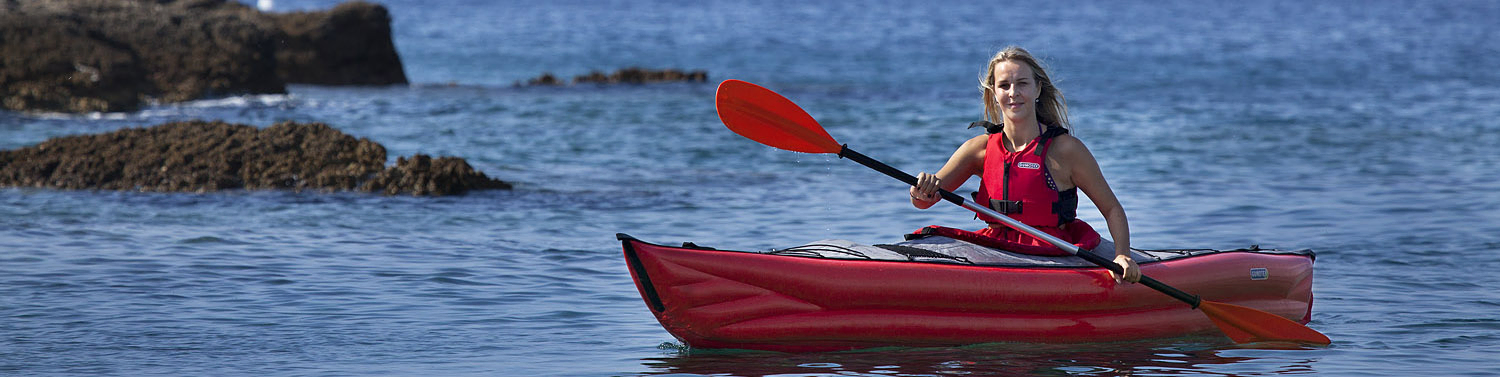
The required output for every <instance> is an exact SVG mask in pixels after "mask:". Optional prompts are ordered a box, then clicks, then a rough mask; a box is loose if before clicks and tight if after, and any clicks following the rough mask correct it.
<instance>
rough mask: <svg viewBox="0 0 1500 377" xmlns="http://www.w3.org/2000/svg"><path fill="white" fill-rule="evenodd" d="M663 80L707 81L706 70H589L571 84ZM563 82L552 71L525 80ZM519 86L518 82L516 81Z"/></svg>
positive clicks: (545, 83)
mask: <svg viewBox="0 0 1500 377" xmlns="http://www.w3.org/2000/svg"><path fill="white" fill-rule="evenodd" d="M665 82H708V72H707V71H701V70H699V71H683V70H679V69H661V70H654V69H645V68H640V67H630V68H624V69H620V70H617V71H615V72H613V73H604V72H600V71H593V72H589V73H588V74H586V75H578V76H574V77H573V81H572V84H574V85H576V84H601V85H614V84H654V83H665ZM564 84H565V83H564V82H563V81H561V80H559V79H558V78H557V77H555V76H553V75H552V73H550V72H549V73H543V74H542V75H541V76H538V77H536V78H533V79H530V80H527V81H526V85H530V86H559V85H564ZM517 85H518V86H519V85H520V83H517Z"/></svg>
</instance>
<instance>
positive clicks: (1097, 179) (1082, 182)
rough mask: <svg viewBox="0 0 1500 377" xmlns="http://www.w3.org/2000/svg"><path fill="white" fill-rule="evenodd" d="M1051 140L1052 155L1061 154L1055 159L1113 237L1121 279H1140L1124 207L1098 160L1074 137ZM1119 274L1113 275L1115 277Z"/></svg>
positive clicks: (1139, 270) (1130, 280)
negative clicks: (1096, 208) (1120, 269)
mask: <svg viewBox="0 0 1500 377" xmlns="http://www.w3.org/2000/svg"><path fill="white" fill-rule="evenodd" d="M1052 144H1053V145H1052V148H1054V149H1053V150H1055V151H1056V152H1058V153H1057V154H1055V155H1053V156H1056V157H1060V158H1062V161H1059V162H1061V165H1062V166H1065V167H1066V169H1067V170H1068V173H1069V174H1068V175H1069V178H1070V179H1071V180H1072V183H1073V185H1074V186H1076V187H1078V189H1079V190H1081V191H1083V194H1084V195H1088V197H1089V200H1090V201H1093V202H1094V206H1095V207H1098V208H1099V214H1100V215H1103V216H1104V222H1105V224H1106V225H1107V226H1108V227H1109V236H1110V238H1113V239H1114V241H1115V259H1114V262H1115V264H1119V265H1120V267H1121V268H1123V269H1124V270H1125V276H1123V278H1124V280H1125V281H1129V282H1132V283H1134V282H1137V281H1140V280H1141V269H1140V266H1138V265H1136V263H1135V260H1134V259H1131V258H1130V221H1129V220H1127V219H1126V217H1125V207H1123V206H1121V205H1120V200H1119V199H1118V198H1116V197H1115V192H1114V190H1111V189H1110V188H1109V182H1108V181H1106V180H1104V172H1103V171H1101V170H1100V169H1099V161H1098V160H1095V159H1094V154H1093V153H1090V152H1089V148H1088V147H1087V146H1085V145H1083V142H1082V141H1080V140H1078V138H1075V137H1072V136H1068V135H1064V136H1059V137H1057V139H1056V140H1055V141H1053V143H1052ZM1049 154H1050V153H1049ZM1111 274H1113V272H1111ZM1120 278H1121V277H1120V276H1116V277H1115V279H1117V280H1118V279H1120Z"/></svg>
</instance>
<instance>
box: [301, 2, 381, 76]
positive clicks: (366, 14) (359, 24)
mask: <svg viewBox="0 0 1500 377" xmlns="http://www.w3.org/2000/svg"><path fill="white" fill-rule="evenodd" d="M272 16H273V17H272V18H273V19H275V20H276V25H277V29H278V30H279V31H280V32H281V35H279V39H278V40H277V42H278V44H279V45H278V46H277V50H276V63H277V64H276V74H277V75H278V76H280V77H281V78H282V79H284V80H286V81H287V82H289V83H298V84H319V85H388V84H405V83H406V71H405V70H403V69H402V68H401V58H400V56H398V55H397V54H396V45H395V44H393V43H392V42H391V15H390V13H389V12H387V11H386V9H385V7H383V6H380V5H376V4H370V3H366V2H360V1H355V2H349V3H343V4H339V5H338V6H335V7H333V9H331V10H329V11H327V12H295V13H286V14H275V15H272Z"/></svg>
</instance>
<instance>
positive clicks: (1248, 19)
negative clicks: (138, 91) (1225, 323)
mask: <svg viewBox="0 0 1500 377" xmlns="http://www.w3.org/2000/svg"><path fill="white" fill-rule="evenodd" d="M276 3H277V4H276V6H277V7H278V9H279V10H298V9H322V8H328V7H330V6H332V5H333V4H334V3H335V2H333V1H292V0H283V1H278V2H276ZM384 3H385V4H386V5H387V6H388V7H390V9H391V12H392V15H393V17H394V24H393V26H394V30H395V43H396V47H397V49H398V50H399V51H400V53H401V54H402V58H403V60H404V61H405V63H406V72H407V75H408V76H409V77H410V78H411V79H412V81H413V84H412V85H409V86H391V87H366V88H341V87H318V86H293V87H291V88H290V94H288V95H273V96H243V97H232V98H222V99H213V100H204V101H197V102H190V103H184V104H174V105H162V106H155V107H151V108H147V109H144V110H141V111H138V112H132V113H112V114H90V115H61V114H33V113H13V112H0V135H3V136H0V149H13V148H19V147H24V146H28V145H33V144H36V143H39V142H41V141H43V140H46V139H47V138H50V137H55V136H62V135H70V134H81V133H98V132H107V131H111V130H115V129H119V128H123V127H139V126H147V125H154V124H159V123H163V122H167V121H172V120H182V119H199V118H204V119H223V120H227V121H230V122H237V123H246V124H253V125H258V126H269V125H270V124H273V123H275V122H278V121H283V120H297V121H319V122H326V123H329V124H331V125H333V126H334V127H337V128H339V129H341V130H343V131H344V132H346V133H349V134H352V135H355V136H359V137H368V138H370V139H372V140H374V141H376V142H379V143H382V144H384V145H385V146H386V147H387V148H388V149H389V151H390V155H391V156H392V158H393V159H394V157H395V156H406V155H411V154H414V153H426V154H433V155H454V156H459V157H463V158H466V159H468V160H469V162H470V163H471V164H473V165H474V166H475V167H477V168H478V169H480V170H482V171H484V172H485V173H486V174H488V175H490V176H494V177H498V178H501V179H504V180H508V181H512V182H515V183H516V189H515V190H513V191H491V192H478V193H472V194H469V195H466V196H458V197H447V198H435V199H434V198H412V197H404V196H397V197H384V196H375V195H367V194H360V193H335V194H322V193H295V192H266V191H248V192H247V191H229V192H219V193H209V194H163V193H132V192H96V191H55V190H39V189H26V188H9V189H0V250H3V251H0V375H15V376H84V375H87V376H96V375H124V376H134V375H172V376H181V375H213V376H242V375H255V376H341V375H350V376H367V375H452V376H489V375H504V376H545V375H565V376H611V375H658V374H675V375H686V376H696V375H737V376H760V375H777V376H849V375H868V376H874V375H882V376H884V375H948V374H970V375H1026V374H1032V375H1075V376H1091V375H1122V374H1130V375H1272V374H1318V375H1392V376H1400V375H1412V374H1419V373H1420V374H1425V375H1445V376H1462V375H1470V376H1486V375H1500V363H1496V362H1495V361H1494V355H1495V354H1496V353H1497V352H1500V293H1495V289H1494V287H1495V286H1497V285H1500V277H1497V274H1496V273H1495V270H1496V269H1497V268H1500V169H1497V167H1500V152H1497V151H1496V149H1495V146H1496V145H1500V121H1497V120H1496V119H1500V70H1497V69H1495V68H1496V67H1500V42H1497V41H1500V28H1497V27H1496V26H1494V25H1495V24H1494V20H1496V19H1500V4H1497V3H1495V2H1488V1H1416V2H1410V1H1408V2H1365V1H1326V2H1312V3H1308V2H1303V1H1256V2H1196V1H1171V2H1160V3H1156V4H1150V5H1145V4H1134V3H1123V2H1114V1H1064V2H1040V3H1037V2H1030V3H983V4H979V3H976V2H962V1H952V2H948V1H938V2H902V1H862V2H853V1H828V2H802V1H790V0H771V1H756V2H745V1H641V0H632V1H536V2H519V1H518V2H511V1H503V2H491V1H477V0H473V1H459V0H452V1H417V0H389V1H385V2H384ZM1010 44H1016V45H1021V46H1024V47H1027V48H1028V49H1030V50H1032V51H1033V52H1034V53H1036V54H1037V55H1039V56H1042V57H1044V58H1045V60H1046V62H1047V63H1048V64H1049V66H1050V67H1051V71H1052V74H1053V77H1054V78H1056V79H1058V81H1059V83H1058V85H1060V86H1061V88H1062V89H1063V91H1064V93H1065V94H1066V95H1067V98H1068V99H1069V104H1070V105H1071V109H1072V115H1073V119H1074V123H1075V126H1076V129H1077V134H1078V135H1079V137H1081V138H1082V139H1083V140H1084V141H1085V142H1086V143H1087V144H1088V145H1089V147H1090V149H1091V150H1092V151H1093V153H1094V154H1095V156H1096V157H1097V158H1098V159H1099V160H1100V162H1101V164H1102V166H1103V169H1104V171H1105V174H1106V176H1107V177H1108V178H1109V180H1110V182H1111V184H1112V186H1113V187H1114V190H1115V192H1116V193H1117V194H1118V195H1119V197H1120V200H1121V202H1122V203H1123V204H1124V205H1125V208H1126V210H1127V211H1128V212H1129V214H1130V220H1131V225H1132V226H1131V228H1132V231H1133V234H1132V239H1133V241H1134V244H1135V245H1136V246H1138V247H1148V248H1150V247H1212V248H1230V247H1242V246H1248V245H1250V244H1259V245H1261V246H1263V247H1276V248H1288V249H1299V248H1310V249H1314V250H1316V251H1317V252H1318V260H1317V272H1316V274H1317V275H1316V279H1317V282H1316V285H1315V287H1314V292H1315V294H1316V296H1317V301H1316V304H1315V307H1314V320H1313V322H1312V323H1311V324H1310V326H1311V327H1312V328H1315V329H1317V330H1319V331H1322V332H1323V333H1326V334H1328V335H1329V336H1330V337H1332V338H1333V339H1334V343H1333V345H1332V346H1330V347H1328V348H1322V349H1311V350H1266V349H1245V348H1238V347H1234V346H1231V345H1226V344H1222V343H1214V342H1205V341H1202V340H1191V339H1185V340H1164V341H1149V342H1130V343H1118V344H1094V345H1061V346H1052V345H1014V344H992V345H981V346H975V347H965V348H956V349H885V350H874V351H869V352H856V353H835V354H806V355H782V354H771V355H767V354H744V353H725V352H701V351H691V352H689V351H684V350H682V345H681V344H680V343H678V342H676V340H674V339H673V338H672V337H671V336H670V335H669V334H667V333H666V332H665V331H664V330H662V329H661V327H660V326H659V325H658V324H657V323H656V322H655V320H654V319H653V318H652V317H651V315H650V314H649V312H648V310H647V309H646V306H645V305H644V303H643V301H642V300H641V299H640V297H639V296H638V294H637V292H636V290H635V288H634V286H633V285H632V283H631V282H630V277H629V273H628V272H627V270H626V268H625V265H624V263H623V261H622V260H621V257H620V253H619V245H618V243H617V242H616V241H615V240H614V237H613V236H614V234H615V233H616V232H626V233H630V234H632V235H634V236H636V237H639V238H641V239H644V240H648V241H654V242H660V243H669V242H681V241H693V242H696V243H699V244H703V245H708V246H715V247H721V248H735V249H766V248H772V247H785V246H790V245H795V244H799V243H803V242H808V241H812V240H817V239H823V238H845V239H850V240H855V241H858V242H864V243H878V242H890V241H894V240H897V239H898V238H899V236H898V234H900V233H905V232H909V231H911V230H913V229H915V228H918V227H921V226H924V225H927V224H947V225H953V226H960V227H977V226H978V224H976V223H974V221H973V220H972V218H971V216H970V214H969V213H968V212H966V211H965V210H963V209H959V208H956V207H951V206H948V207H936V208H934V209H931V210H926V211H920V210H915V209H912V208H911V207H910V205H909V204H907V203H906V199H905V197H906V192H905V190H904V189H903V188H902V187H901V184H900V183H899V182H897V181H894V180H891V179H889V178H886V177H884V176H882V175H879V174H878V173H875V172H873V171H870V170H868V169H865V168H862V167H860V166H858V165H855V164H852V163H849V162H848V161H842V160H839V159H837V158H831V157H827V156H820V155H805V154H796V153H791V152H785V151H780V150H775V149H771V148H768V147H764V146H761V145H759V144H756V143H754V142H752V141H748V140H745V139H742V138H740V137H738V136H736V135H734V134H732V133H730V132H728V131H726V130H725V129H724V128H723V126H722V125H721V124H720V123H719V122H718V120H717V118H716V116H715V115H714V111H713V105H712V95H713V90H714V86H713V84H712V83H709V84H663V85H652V86H621V87H596V86H591V85H586V86H577V87H560V88H518V87H513V86H512V84H513V83H514V82H517V81H525V80H526V79H528V78H531V77H535V76H537V75H539V74H541V73H542V72H552V73H554V74H557V75H560V76H564V77H571V76H572V75H578V74H584V73H587V72H588V71H590V70H603V71H611V70H614V69H618V68H623V67H628V66H643V67H652V68H669V67H670V68H682V69H703V70H707V71H708V72H709V74H710V79H711V80H710V81H713V82H717V80H720V79H726V78H738V79H744V80H748V81H751V82H755V83H759V84H761V85H764V86H767V87H769V88H772V89H774V90H776V91H778V92H780V93H782V94H784V95H786V96H788V97H790V98H791V99H792V100H794V101H796V102H797V103H798V104H799V105H801V106H802V107H803V108H805V109H807V110H808V111H809V112H810V113H811V114H812V115H813V116H814V117H816V118H817V119H818V120H819V121H820V122H821V123H822V124H823V125H824V126H825V127H826V128H827V129H828V130H829V132H830V133H831V134H833V136H834V137H835V138H837V139H838V140H839V141H841V142H844V143H848V144H849V145H850V146H851V147H853V148H855V149H857V150H860V151H861V152H864V153H865V154H868V155H870V156H873V157H875V158H877V159H881V160H883V161H885V162H887V163H890V164H892V165H895V166H897V167H900V168H902V169H906V170H908V171H913V172H914V171H918V170H927V171H931V170H935V169H937V168H938V167H939V166H940V165H941V164H942V162H943V161H944V160H945V159H946V158H947V156H948V155H949V154H950V153H951V152H952V150H953V148H954V147H956V146H957V145H958V144H959V143H960V142H961V141H962V140H964V139H966V138H968V137H970V136H971V135H973V132H974V131H973V130H965V129H964V128H963V127H964V126H965V125H967V124H968V122H970V121H973V120H976V118H977V117H978V116H979V113H980V108H979V99H978V96H977V90H976V89H975V85H976V84H977V82H976V78H977V76H978V75H979V73H980V70H981V69H982V68H983V65H984V62H985V61H986V60H987V58H988V56H989V55H991V54H993V53H994V51H996V50H998V49H999V48H1001V47H1004V46H1006V45H1010ZM969 186H970V187H969V189H972V188H973V186H976V185H975V182H970V185H969ZM1082 207H1083V208H1080V211H1079V213H1080V215H1082V217H1083V218H1084V219H1085V220H1088V221H1090V222H1092V223H1094V224H1096V226H1102V224H1103V221H1102V220H1101V219H1100V217H1099V215H1098V212H1097V211H1096V210H1095V209H1094V208H1093V207H1092V204H1090V203H1088V202H1087V201H1084V203H1083V204H1082ZM1101 230H1102V229H1101Z"/></svg>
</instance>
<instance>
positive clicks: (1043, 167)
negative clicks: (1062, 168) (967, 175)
mask: <svg viewBox="0 0 1500 377" xmlns="http://www.w3.org/2000/svg"><path fill="white" fill-rule="evenodd" d="M1066 133H1068V130H1067V129H1065V128H1062V127H1048V128H1047V130H1046V131H1044V132H1042V134H1041V136H1038V137H1037V138H1036V139H1032V140H1031V142H1029V143H1026V146H1024V147H1021V150H1018V151H1015V152H1009V151H1006V150H1005V146H1004V145H1003V144H1002V143H1004V140H1005V137H1004V135H1005V134H1004V133H999V132H996V133H991V134H990V137H989V141H988V142H986V143H985V149H984V168H983V169H984V171H983V172H982V174H981V175H980V181H979V191H978V192H975V193H974V200H975V201H976V202H977V203H979V204H980V205H986V206H989V207H990V208H991V209H994V210H995V212H999V213H1003V214H1005V215H1006V216H1010V217H1011V218H1013V219H1016V220H1018V221H1020V222H1022V223H1024V224H1026V225H1030V226H1034V227H1039V228H1040V227H1060V226H1062V225H1063V224H1067V223H1069V222H1072V221H1073V220H1075V219H1077V218H1078V188H1077V187H1074V188H1070V189H1068V190H1067V191H1061V192H1059V191H1058V190H1057V182H1055V181H1053V180H1052V173H1051V172H1050V171H1048V170H1047V149H1048V148H1049V147H1051V146H1052V140H1053V138H1055V137H1057V136H1059V135H1063V134H1066ZM985 221H987V222H990V223H998V221H997V220H992V219H986V220H985Z"/></svg>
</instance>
